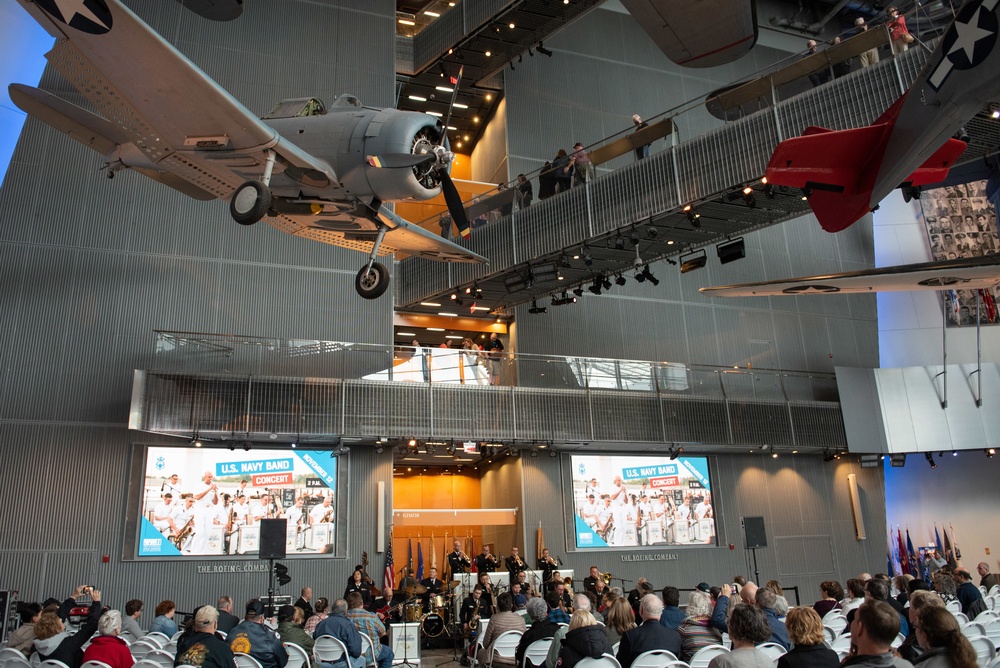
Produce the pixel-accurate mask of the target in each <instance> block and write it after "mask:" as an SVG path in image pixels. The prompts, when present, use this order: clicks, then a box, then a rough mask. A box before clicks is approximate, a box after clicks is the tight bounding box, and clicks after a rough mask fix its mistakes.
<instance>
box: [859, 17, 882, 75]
mask: <svg viewBox="0 0 1000 668" xmlns="http://www.w3.org/2000/svg"><path fill="white" fill-rule="evenodd" d="M854 27H855V28H857V29H858V32H859V33H862V32H867V30H868V24H867V23H865V20H864V19H863V18H862V17H860V16H859V17H858V18H856V19H854ZM860 60H861V67H868V66H869V65H874V64H875V63H877V62H878V47H872V48H870V49H868V50H867V51H865V52H864V53H862V54H861V56H860Z"/></svg>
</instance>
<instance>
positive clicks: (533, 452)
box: [528, 448, 538, 457]
mask: <svg viewBox="0 0 1000 668" xmlns="http://www.w3.org/2000/svg"><path fill="white" fill-rule="evenodd" d="M528 456H529V457H537V456H538V450H536V449H535V448H532V449H531V450H530V451H529V452H528Z"/></svg>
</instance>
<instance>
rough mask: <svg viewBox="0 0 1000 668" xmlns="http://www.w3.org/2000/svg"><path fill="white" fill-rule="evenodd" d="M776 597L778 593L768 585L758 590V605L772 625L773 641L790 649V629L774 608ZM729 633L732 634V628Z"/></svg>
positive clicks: (769, 624) (768, 622)
mask: <svg viewBox="0 0 1000 668" xmlns="http://www.w3.org/2000/svg"><path fill="white" fill-rule="evenodd" d="M776 599H777V595H775V593H774V592H773V591H772V590H771V589H770V588H768V587H765V588H764V589H758V590H757V596H756V602H757V607H758V608H760V609H761V610H762V611H763V613H764V617H765V618H766V619H767V624H768V626H770V627H771V638H770V640H771V642H776V643H778V644H779V645H781V646H782V647H784V648H785V649H788V629H786V628H785V623H784V622H783V621H781V620H780V619H778V613H777V612H776V611H775V609H774V604H775V600H776ZM729 634H730V636H732V630H731V629H730V633H729Z"/></svg>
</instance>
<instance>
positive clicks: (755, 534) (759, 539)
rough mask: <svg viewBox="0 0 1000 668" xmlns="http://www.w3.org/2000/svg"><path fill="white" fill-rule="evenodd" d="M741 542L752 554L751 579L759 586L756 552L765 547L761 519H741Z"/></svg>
mask: <svg viewBox="0 0 1000 668" xmlns="http://www.w3.org/2000/svg"><path fill="white" fill-rule="evenodd" d="M740 524H742V525H743V540H744V542H745V543H746V548H747V549H748V550H750V551H751V552H752V553H753V578H754V582H756V583H757V585H758V586H759V585H760V571H758V570H757V550H758V549H760V548H762V547H767V533H766V532H765V531H764V518H763V517H741V518H740Z"/></svg>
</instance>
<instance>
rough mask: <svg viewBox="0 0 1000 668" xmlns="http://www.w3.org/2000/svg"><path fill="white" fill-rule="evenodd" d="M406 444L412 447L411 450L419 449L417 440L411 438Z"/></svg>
mask: <svg viewBox="0 0 1000 668" xmlns="http://www.w3.org/2000/svg"><path fill="white" fill-rule="evenodd" d="M406 444H407V445H408V446H410V447H411V448H415V447H417V439H415V438H411V439H410V440H409V441H407V443H406Z"/></svg>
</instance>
